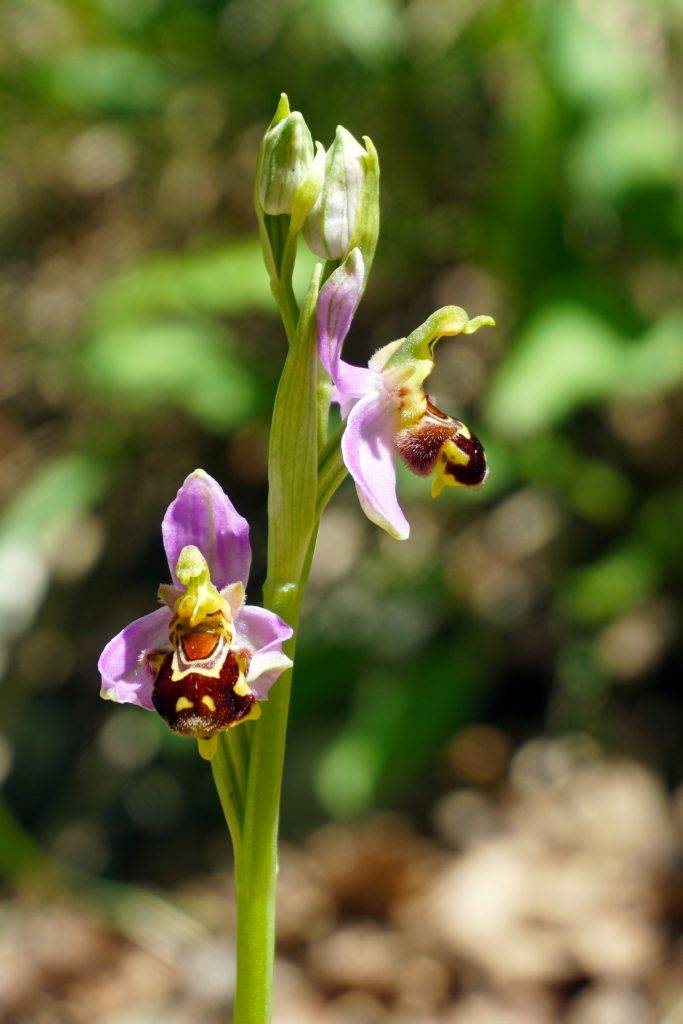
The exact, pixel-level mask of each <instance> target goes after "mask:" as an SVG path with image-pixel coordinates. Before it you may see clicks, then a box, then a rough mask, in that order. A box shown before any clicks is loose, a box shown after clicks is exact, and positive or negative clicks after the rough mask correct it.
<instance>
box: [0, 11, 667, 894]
mask: <svg viewBox="0 0 683 1024" xmlns="http://www.w3.org/2000/svg"><path fill="white" fill-rule="evenodd" d="M679 15H680V3H678V2H677V0H655V2H652V0H607V2H605V3H600V4H589V3H586V2H583V0H562V2H555V0H511V2H507V3H499V2H495V0H467V2H463V0H409V2H406V3H403V2H399V0H363V2H362V3H360V2H355V0H354V2H349V0H334V2H332V0H287V2H285V3H283V2H281V0H259V2H254V0H227V2H226V0H195V2H193V3H189V4H188V3H186V2H183V0H4V3H3V4H2V5H0V75H1V79H0V81H1V83H2V88H1V91H0V124H1V125H2V128H1V129H0V131H1V132H2V148H3V155H4V159H3V163H2V167H1V168H0V247H1V250H2V256H3V260H2V269H1V270H0V294H1V295H2V303H1V304H0V330H1V331H2V333H3V336H4V359H3V374H2V383H1V385H0V386H1V388H2V397H3V406H2V410H1V411H0V458H1V459H2V473H1V474H0V490H1V493H2V497H3V499H4V501H5V511H4V512H3V513H2V518H1V519H0V570H2V571H0V605H1V606H2V615H0V623H2V625H1V627H0V654H1V655H2V657H3V659H4V663H5V668H6V671H5V679H4V681H3V684H2V685H3V693H4V701H3V718H2V738H1V740H0V775H2V776H5V777H6V780H7V781H6V791H7V799H8V801H9V803H10V804H11V806H12V807H13V808H14V809H15V811H16V814H17V816H18V818H19V819H20V820H21V821H22V822H24V823H26V825H27V826H28V827H29V829H30V831H31V833H32V834H33V835H34V836H35V837H36V838H37V839H38V840H39V842H40V843H41V844H43V845H44V846H45V848H46V849H49V850H50V851H51V852H53V853H54V854H55V855H56V856H58V857H59V858H61V859H63V860H65V861H67V862H69V863H72V864H74V865H75V866H77V867H79V868H85V869H88V870H91V871H107V872H110V873H115V874H116V873H118V874H119V875H122V876H123V875H126V874H127V875H129V876H133V877H135V878H145V877H147V878H149V879H151V880H153V881H155V882H158V883H164V882H166V881H170V880H172V879H174V878H176V877H180V876H182V875H183V874H184V873H185V872H186V871H188V870H196V869H198V868H199V867H202V866H205V865H207V864H211V863H213V862H214V861H220V860H221V859H222V858H223V856H224V847H223V840H222V839H220V838H219V839H218V840H216V839H215V838H214V834H215V835H216V836H218V837H220V821H219V817H218V813H217V811H216V808H215V801H214V797H213V794H212V790H211V781H210V778H209V776H208V775H207V773H206V771H205V766H203V765H202V764H201V763H200V762H199V759H198V758H196V756H195V751H194V749H193V748H192V745H191V744H187V743H184V742H183V741H182V740H180V739H178V738H177V737H174V736H172V735H170V734H169V733H168V732H167V731H166V730H165V728H164V726H163V724H162V723H161V722H160V721H157V720H156V719H155V718H154V716H151V715H150V716H145V715H144V713H143V712H139V711H137V710H136V709H114V708H112V707H111V706H110V705H106V704H103V703H101V702H99V701H98V700H97V698H96V696H95V695H96V692H97V685H98V684H97V678H96V671H95V665H96V660H97V655H98V652H99V650H100V649H101V647H102V645H103V643H104V642H105V641H106V640H107V639H108V638H109V637H110V636H111V635H112V634H113V633H114V632H116V631H117V630H118V629H119V628H120V627H121V626H122V625H123V624H124V623H126V622H127V621H129V620H130V619H131V618H132V617H133V616H135V615H138V614H142V613H144V612H145V611H147V610H149V608H150V606H151V605H152V604H153V602H154V594H155V591H156V586H157V583H158V582H159V581H160V580H162V579H164V578H165V575H166V571H167V570H166V568H165V566H164V564H163V555H162V551H161V544H160V536H159V522H160V518H161V515H162V513H163V510H164V508H165V507H166V505H167V503H168V502H169V500H170V499H171V498H172V496H173V495H174V493H175V490H176V488H177V486H178V485H179V483H180V481H181V480H182V478H183V476H184V475H185V474H186V473H187V472H188V471H190V470H191V469H193V468H194V467H195V466H196V465H203V466H204V467H205V468H206V469H207V470H209V471H210V472H212V473H213V474H214V475H215V476H217V477H218V478H219V479H220V480H221V481H222V482H223V483H224V485H225V486H226V488H227V489H228V490H229V491H230V494H231V496H232V497H233V499H234V501H235V503H236V505H237V506H238V508H239V509H240V511H242V512H243V513H244V514H246V515H248V516H249V518H250V520H251V522H252V524H253V526H252V532H253V540H254V545H255V568H254V578H253V580H252V584H251V590H252V594H253V595H254V596H256V594H257V593H258V587H259V585H260V583H261V581H262V578H263V572H264V535H263V533H264V509H265V498H266V479H265V448H266V444H267V427H268V413H269V408H270V400H271V398H272V395H273V392H274V388H275V386H276V382H277V377H278V373H279V367H280V365H281V361H282V355H283V344H284V343H283V339H282V337H281V332H280V329H279V326H278V324H277V322H276V319H275V317H274V310H273V304H272V302H271V298H270V294H269V291H268V286H267V280H266V275H265V273H264V271H263V269H262V265H261V259H260V254H259V249H258V244H257V241H256V238H255V221H254V217H253V213H252V208H251V188H252V175H253V171H254V163H255V155H256V149H257V145H258V141H259V135H260V133H261V132H262V130H263V126H264V125H265V124H266V123H267V121H268V120H269V118H270V117H271V115H272V111H273V109H274V105H275V102H276V99H277V96H278V94H279V92H280V91H281V90H283V89H284V90H287V92H288V93H289V95H290V98H291V100H292V102H293V104H294V105H296V106H297V107H299V108H300V109H302V110H303V111H304V113H305V116H306V118H307V120H308V122H309V125H310V126H311V129H312V131H313V133H314V136H315V137H317V138H320V139H322V140H323V141H324V142H329V140H330V138H331V135H332V133H333V130H334V126H335V124H336V123H337V122H338V121H340V122H342V123H344V124H345V125H346V126H347V127H348V128H349V129H350V130H351V131H353V132H354V133H355V134H357V135H361V134H368V135H370V136H371V137H372V138H373V140H374V142H375V144H376V145H377V148H378V150H379V153H380V158H381V162H382V174H383V195H382V202H383V221H382V235H381V239H380V246H379V249H378V253H377V259H376V264H375V270H374V273H373V277H372V280H371V282H370V287H369V290H368V293H367V295H366V297H365V300H364V302H363V306H362V308H361V310H360V312H359V315H358V320H357V325H356V326H355V327H354V330H353V332H352V337H351V339H350V344H349V348H350V354H351V356H352V357H356V358H357V359H361V358H364V357H367V354H368V352H369V351H371V350H372V348H373V347H377V346H378V345H380V344H383V343H385V342H386V341H387V340H389V339H390V338H392V337H397V336H400V335H402V334H404V333H405V332H406V331H407V330H409V329H410V328H411V327H412V326H414V325H415V324H416V323H418V322H420V320H422V319H423V318H424V317H425V315H427V314H428V313H429V312H430V311H431V310H432V309H433V308H434V307H436V306H437V305H441V304H445V303H447V302H456V303H458V304H461V305H464V306H465V307H466V308H467V309H468V310H469V311H470V312H471V313H473V314H474V313H483V312H486V313H492V314H493V315H495V316H496V319H497V323H498V327H497V329H496V330H495V331H491V332H487V333H486V335H485V336H484V335H483V333H482V335H477V336H476V337H473V338H468V339H459V340H458V341H457V342H451V343H450V344H444V345H443V346H441V350H440V359H439V364H438V369H437V372H436V373H435V375H434V383H433V387H434V390H435V393H436V394H437V395H438V399H439V404H441V405H442V406H443V407H444V408H446V409H449V410H451V411H452V412H453V413H454V414H456V415H462V416H463V417H464V418H465V420H466V421H467V422H468V423H471V424H472V426H473V428H474V429H476V430H477V432H478V433H480V434H481V436H482V438H483V439H484V441H485V442H486V445H487V449H488V451H489V453H490V462H491V476H490V480H489V482H488V483H487V486H486V488H484V489H483V490H482V491H481V492H480V493H478V494H476V495H463V494H460V493H457V492H450V493H448V494H444V495H443V497H442V498H441V499H440V500H439V502H438V503H433V502H432V501H431V499H430V498H429V496H428V488H426V487H425V486H424V482H423V481H420V480H418V479H416V478H413V477H409V475H408V474H402V475H401V479H400V486H401V488H402V493H403V495H404V496H405V499H406V503H407V505H408V506H409V517H410V519H411V521H412V523H413V536H412V538H411V540H410V541H409V542H407V543H406V544H405V545H397V544H395V543H393V542H391V541H390V540H389V539H388V538H386V537H384V536H382V535H380V534H379V532H378V531H376V530H374V529H372V528H371V527H370V526H369V524H367V523H366V522H365V520H364V519H363V517H362V515H361V513H360V511H359V510H358V508H357V507H356V503H355V498H354V494H353V490H352V488H350V487H348V486H347V487H346V488H345V489H343V490H342V492H341V493H340V494H339V495H338V496H337V497H336V498H335V501H334V503H333V505H332V507H331V509H330V512H329V515H328V517H327V519H326V521H325V524H324V525H323V528H322V531H321V537H320V545H319V551H318V556H317V558H316V563H315V566H314V570H313V577H312V582H311V595H310V600H309V602H308V607H307V612H306V618H305V625H304V629H303V633H302V638H301V647H300V656H299V663H298V668H297V678H296V691H295V699H294V705H293V716H292V735H291V741H290V756H289V776H288V780H289V781H288V792H287V794H286V799H285V827H286V829H288V830H289V831H290V832H291V831H293V830H297V829H300V828H304V827H306V826H307V825H308V824H310V823H311V822H312V821H313V820H316V819H318V818H321V817H325V816H330V815H332V816H342V815H350V814H356V813H359V812H362V811H363V810H365V809H367V808H369V807H371V806H373V805H377V804H388V803H393V804H404V805H406V806H411V807H414V808H416V809H418V810H419V809H420V808H422V807H423V806H424V794H425V791H426V790H427V789H429V788H430V787H431V788H432V789H434V788H436V787H438V785H439V778H440V772H441V771H442V766H443V751H444V749H445V745H446V744H447V743H448V741H449V738H450V737H451V736H452V735H453V734H454V733H457V732H458V730H460V729H462V728H463V727H465V726H466V725H467V724H468V723H470V722H472V721H479V720H483V721H489V722H491V723H494V724H495V725H496V726H497V727H499V728H500V729H502V730H505V731H506V732H507V733H508V734H509V735H510V737H511V738H512V740H513V741H517V740H519V739H521V738H523V737H525V736H527V735H531V734H534V733H535V732H537V731H539V730H543V729H549V730H564V729H567V728H570V727H571V728H577V729H580V730H584V731H589V732H592V733H594V734H595V735H596V736H597V738H598V739H599V740H600V741H601V742H603V743H605V744H608V745H611V746H614V747H616V748H618V749H628V750H630V751H631V752H633V753H635V754H637V755H638V756H640V757H642V758H645V759H647V760H650V761H651V762H652V763H653V764H654V765H655V766H656V767H657V768H658V769H659V770H660V771H664V772H666V773H668V774H669V775H670V776H676V775H678V774H679V773H680V768H681V764H680V726H681V717H682V716H681V710H682V708H681V701H680V695H677V694H676V693H675V690H674V687H673V685H672V680H673V679H674V669H673V659H674V654H675V623H676V618H675V611H674V608H675V606H674V603H673V602H674V598H675V588H676V585H677V583H678V577H679V575H680V570H679V568H678V567H679V566H680V535H681V530H680V526H681V497H680V493H679V492H678V491H677V490H676V489H675V474H676V471H677V469H678V463H679V459H678V457H677V454H676V445H675V441H676V438H677V436H678V432H679V431H680V412H681V406H680V399H679V398H678V397H677V394H676V389H677V388H678V387H679V385H680V381H681V376H682V375H683V357H682V356H681V344H680V342H681V334H682V327H683V309H681V303H680V298H681V294H682V292H683V289H682V287H681V283H682V282H681V276H682V275H681V267H680V262H679V258H680V245H681V235H682V234H683V215H682V209H681V205H680V167H681V163H682V161H681V157H682V155H683V139H682V137H681V130H680V119H679V117H678V114H677V111H676V106H675V103H676V100H675V97H676V91H677V86H678V85H680V83H677V82H676V79H675V75H674V70H675V68H676V67H677V62H678V66H680V53H681V41H682V40H681V32H680V20H679ZM309 268H310V261H308V260H307V259H306V258H304V259H303V267H302V280H304V279H305V276H306V271H307V269H309ZM188 381H189V382H190V387H189V388H188ZM191 748H192V749H191ZM207 823H212V824H211V826H209V825H207ZM0 827H3V828H4V827H5V826H4V825H2V822H0ZM12 827H13V826H11V825H10V824H8V825H7V832H6V835H7V836H8V837H9V836H10V835H11V834H13V833H12ZM202 830H203V831H202ZM197 835H199V836H200V837H201V836H202V835H205V841H204V842H201V841H200V842H197V840H196V837H197ZM8 841H10V840H9V838H8ZM11 841H14V840H11Z"/></svg>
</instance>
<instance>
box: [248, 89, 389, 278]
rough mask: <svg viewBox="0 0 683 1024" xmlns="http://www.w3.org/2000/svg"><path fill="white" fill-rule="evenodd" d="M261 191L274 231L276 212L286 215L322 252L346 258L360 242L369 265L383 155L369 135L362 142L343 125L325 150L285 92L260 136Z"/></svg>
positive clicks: (261, 209) (292, 228)
mask: <svg viewBox="0 0 683 1024" xmlns="http://www.w3.org/2000/svg"><path fill="white" fill-rule="evenodd" d="M255 197H256V208H257V212H258V213H259V215H260V218H261V219H262V221H263V223H264V224H265V226H266V234H267V235H268V236H270V237H271V238H272V237H273V236H274V235H275V234H276V232H275V231H274V226H273V225H272V224H271V223H270V219H271V218H277V217H286V218H288V223H287V231H288V233H289V234H290V235H296V234H299V233H300V232H303V237H304V239H305V240H306V242H307V243H308V245H309V247H310V249H311V250H312V251H313V252H314V253H315V255H316V256H319V257H320V258H321V259H324V260H330V261H334V262H340V261H342V260H343V259H344V258H345V257H346V256H347V254H348V253H349V252H350V251H351V250H352V249H353V248H354V247H356V246H357V247H359V248H360V250H361V252H362V254H363V258H364V261H365V265H366V267H368V268H369V265H370V262H371V261H372V256H373V254H374V250H375V246H376V244H377V234H378V228H379V212H378V208H379V162H378V159H377V152H376V150H375V148H374V146H373V144H372V142H371V141H370V139H368V138H364V139H363V145H361V144H360V143H359V142H358V141H357V140H356V139H355V138H354V137H353V135H351V133H350V132H348V131H347V130H346V129H345V128H342V127H341V126H338V127H337V130H336V134H335V137H334V140H333V142H332V145H331V146H330V147H329V149H328V150H327V151H325V149H324V147H323V146H322V144H321V143H320V142H316V143H315V145H314V143H313V138H312V136H311V133H310V131H309V129H308V126H307V124H306V122H305V120H304V118H303V115H302V114H301V113H299V111H298V110H295V111H291V110H290V108H289V102H288V100H287V97H286V96H285V95H284V93H283V95H282V96H281V98H280V103H279V105H278V108H277V110H276V112H275V117H274V118H273V120H272V121H271V123H270V126H269V127H268V129H267V131H266V133H265V136H264V138H263V142H262V144H261V150H260V154H259V162H258V170H257V175H256V189H255ZM273 248H275V246H273ZM277 262H278V261H277V259H276V258H275V259H274V266H275V269H276V271H277Z"/></svg>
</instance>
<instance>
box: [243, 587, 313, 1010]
mask: <svg viewBox="0 0 683 1024" xmlns="http://www.w3.org/2000/svg"><path fill="white" fill-rule="evenodd" d="M300 600H301V592H300V590H299V588H298V587H295V586H292V587H289V588H279V589H275V590H271V589H270V588H268V590H267V591H264V603H265V605H266V607H267V608H270V610H271V611H275V612H277V614H278V615H281V616H282V617H283V618H285V619H286V621H287V622H289V623H290V625H292V626H293V627H294V628H295V629H296V627H297V625H298V618H299V606H300ZM294 646H295V637H293V638H292V639H291V640H290V641H288V643H287V644H285V651H286V652H287V654H288V655H289V657H290V658H292V659H293V658H294ZM291 683H292V673H291V670H290V671H289V672H287V673H286V674H284V675H283V676H281V677H280V679H279V680H278V683H277V685H276V686H274V687H273V689H272V691H271V694H270V697H269V700H268V701H267V702H266V703H265V704H264V705H263V713H262V715H261V718H260V720H259V722H258V728H257V729H255V730H254V732H253V736H252V739H251V750H250V765H249V779H248V784H247V794H246V806H245V814H244V832H243V850H244V851H245V856H244V858H243V859H242V860H241V862H240V866H239V871H238V878H237V920H238V930H237V963H238V971H237V991H236V994H235V1004H234V1011H233V1013H234V1017H233V1020H234V1024H267V1022H268V1021H270V1014H271V1006H272V986H273V966H274V958H275V885H276V876H277V835H278V824H279V812H280V790H281V785H282V769H283V764H284V754H285V736H286V732H287V715H288V710H289V697H290V691H291Z"/></svg>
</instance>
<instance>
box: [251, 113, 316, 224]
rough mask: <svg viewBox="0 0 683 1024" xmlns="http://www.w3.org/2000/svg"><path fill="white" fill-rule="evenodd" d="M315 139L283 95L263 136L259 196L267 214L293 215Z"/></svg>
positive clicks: (307, 170)
mask: <svg viewBox="0 0 683 1024" xmlns="http://www.w3.org/2000/svg"><path fill="white" fill-rule="evenodd" d="M313 155H314V149H313V139H312V138H311V133H310V131H309V130H308V125H307V124H306V122H305V121H304V118H303V115H302V114H300V113H299V111H298V110H295V111H294V112H292V113H290V110H289V102H288V101H287V97H286V96H285V95H284V94H283V96H282V98H281V100H280V104H279V106H278V108H277V111H276V113H275V117H274V118H273V120H272V122H271V124H270V127H269V128H268V130H267V131H266V134H265V135H264V137H263V143H262V145H261V155H260V159H259V173H258V184H257V195H258V199H259V202H260V204H261V207H262V208H263V211H264V212H265V213H269V214H272V215H275V214H279V213H291V212H292V207H293V205H294V202H295V198H296V195H297V190H298V188H299V186H300V185H301V183H302V182H304V181H306V178H307V175H308V172H309V169H310V166H311V164H312V163H313Z"/></svg>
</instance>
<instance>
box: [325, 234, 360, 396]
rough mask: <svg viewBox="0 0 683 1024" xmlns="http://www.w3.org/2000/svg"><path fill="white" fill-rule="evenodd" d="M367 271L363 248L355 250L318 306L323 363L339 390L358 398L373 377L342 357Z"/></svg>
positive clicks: (331, 282)
mask: <svg viewBox="0 0 683 1024" xmlns="http://www.w3.org/2000/svg"><path fill="white" fill-rule="evenodd" d="M364 273H365V269H364V265H363V257H362V256H361V253H360V249H352V250H351V252H350V253H349V255H348V256H347V257H346V259H345V260H344V262H343V263H342V265H341V266H340V267H337V269H336V270H335V271H334V273H333V274H331V275H330V277H329V279H328V280H327V281H326V282H325V284H324V285H323V287H322V288H321V289H320V295H319V296H318V302H317V306H316V316H317V328H318V354H319V356H320V362H321V363H322V364H323V367H324V368H325V369H326V370H327V372H328V373H329V375H330V376H331V377H332V380H333V381H334V383H335V385H336V388H337V391H338V392H340V393H341V394H342V395H349V396H353V397H355V398H359V397H360V396H361V395H364V394H365V393H366V392H367V391H368V390H369V389H370V388H371V387H372V382H373V379H374V378H373V374H372V373H370V371H369V370H368V369H367V368H365V367H361V366H352V365H351V364H350V363H345V362H344V360H343V359H342V358H341V351H342V345H343V344H344V340H345V338H346V335H347V334H348V333H349V328H350V327H351V321H352V320H353V316H354V314H355V312H356V308H357V306H358V303H359V301H360V297H361V293H362V290H363V277H364Z"/></svg>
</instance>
